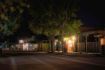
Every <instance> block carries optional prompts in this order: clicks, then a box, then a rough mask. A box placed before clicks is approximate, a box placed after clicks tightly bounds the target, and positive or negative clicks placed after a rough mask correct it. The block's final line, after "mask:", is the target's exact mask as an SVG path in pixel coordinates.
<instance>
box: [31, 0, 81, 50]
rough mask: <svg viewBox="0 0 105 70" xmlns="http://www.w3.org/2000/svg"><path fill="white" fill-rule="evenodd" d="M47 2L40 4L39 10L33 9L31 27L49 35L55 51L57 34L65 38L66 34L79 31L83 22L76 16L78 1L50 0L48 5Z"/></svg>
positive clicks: (35, 30) (36, 31) (37, 31)
mask: <svg viewBox="0 0 105 70" xmlns="http://www.w3.org/2000/svg"><path fill="white" fill-rule="evenodd" d="M45 4H46V3H45ZM45 4H41V5H39V7H38V8H39V9H38V10H34V9H33V8H32V9H31V10H32V11H31V12H33V13H32V16H33V22H32V23H31V24H30V28H31V30H32V31H33V32H34V33H41V34H45V35H47V36H48V37H49V42H50V44H51V51H53V42H54V39H55V36H57V35H61V38H63V36H64V35H70V33H72V34H75V33H77V32H79V27H80V23H81V22H80V20H79V19H77V16H76V12H77V11H78V9H77V7H78V3H77V4H75V2H74V1H73V0H66V1H62V2H61V3H60V1H59V2H58V3H57V2H56V4H55V2H53V0H50V2H49V3H48V4H47V6H46V5H45Z"/></svg>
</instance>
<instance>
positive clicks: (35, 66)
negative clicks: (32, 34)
mask: <svg viewBox="0 0 105 70" xmlns="http://www.w3.org/2000/svg"><path fill="white" fill-rule="evenodd" d="M0 70H105V57H73V56H67V55H52V54H43V55H42V54H41V55H38V54H37V55H30V56H10V57H0Z"/></svg>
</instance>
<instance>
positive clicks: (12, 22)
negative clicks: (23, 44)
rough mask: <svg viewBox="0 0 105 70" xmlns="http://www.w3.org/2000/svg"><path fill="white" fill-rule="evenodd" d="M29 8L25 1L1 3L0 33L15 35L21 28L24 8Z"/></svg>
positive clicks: (14, 0) (16, 0)
mask: <svg viewBox="0 0 105 70" xmlns="http://www.w3.org/2000/svg"><path fill="white" fill-rule="evenodd" d="M26 7H29V5H27V4H26V2H25V0H3V1H1V2H0V32H1V33H3V34H4V35H7V36H9V35H11V34H13V33H14V32H15V31H16V29H17V28H18V27H19V23H20V18H21V15H22V13H23V11H24V8H26Z"/></svg>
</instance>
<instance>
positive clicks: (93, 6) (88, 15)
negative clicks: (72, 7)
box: [79, 0, 105, 28]
mask: <svg viewBox="0 0 105 70" xmlns="http://www.w3.org/2000/svg"><path fill="white" fill-rule="evenodd" d="M104 10H105V4H104V2H103V1H102V0H80V11H79V17H80V18H81V20H82V22H83V23H84V24H85V25H86V26H92V27H97V26H98V27H104V28H105V11H104Z"/></svg>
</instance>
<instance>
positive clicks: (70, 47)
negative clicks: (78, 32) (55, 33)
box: [64, 36, 76, 53]
mask: <svg viewBox="0 0 105 70" xmlns="http://www.w3.org/2000/svg"><path fill="white" fill-rule="evenodd" d="M75 41H76V37H75V36H70V37H65V38H64V42H65V43H66V48H67V52H68V53H72V52H73V47H74V44H75Z"/></svg>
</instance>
